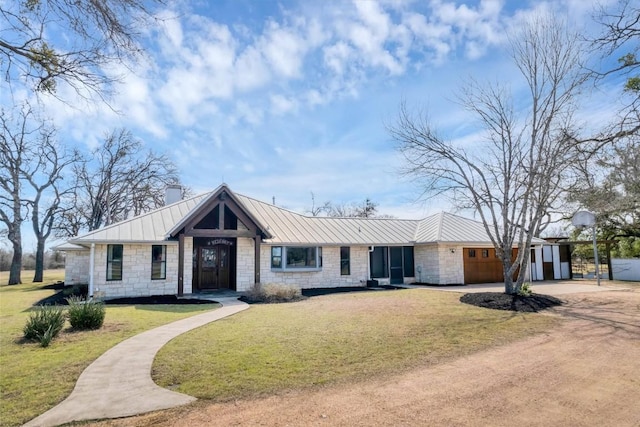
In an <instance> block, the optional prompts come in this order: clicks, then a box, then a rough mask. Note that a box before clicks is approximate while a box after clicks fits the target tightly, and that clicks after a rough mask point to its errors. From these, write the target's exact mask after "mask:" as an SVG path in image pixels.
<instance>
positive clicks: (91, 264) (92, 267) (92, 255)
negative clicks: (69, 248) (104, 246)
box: [88, 243, 96, 299]
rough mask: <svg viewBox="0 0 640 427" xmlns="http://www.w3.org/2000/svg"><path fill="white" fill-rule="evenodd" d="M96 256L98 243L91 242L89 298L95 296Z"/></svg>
mask: <svg viewBox="0 0 640 427" xmlns="http://www.w3.org/2000/svg"><path fill="white" fill-rule="evenodd" d="M95 257H96V244H95V243H92V244H91V250H90V251H89V289H88V293H89V298H90V299H92V298H93V274H94V270H95V261H94V259H95Z"/></svg>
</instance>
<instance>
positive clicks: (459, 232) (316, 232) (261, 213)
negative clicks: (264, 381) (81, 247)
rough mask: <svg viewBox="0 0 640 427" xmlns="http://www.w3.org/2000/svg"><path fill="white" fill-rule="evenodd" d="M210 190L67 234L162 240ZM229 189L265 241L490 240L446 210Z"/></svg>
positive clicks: (101, 239)
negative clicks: (311, 203)
mask: <svg viewBox="0 0 640 427" xmlns="http://www.w3.org/2000/svg"><path fill="white" fill-rule="evenodd" d="M227 190H228V189H227ZM216 191H217V190H216ZM228 191H230V190H228ZM214 192H215V191H214ZM214 192H210V193H205V194H200V195H198V196H195V197H191V198H189V199H185V200H181V201H178V202H176V203H173V204H171V205H168V206H165V207H162V208H159V209H156V210H154V211H151V212H148V213H145V214H143V215H140V216H137V217H135V218H131V219H128V220H125V221H122V222H119V223H116V224H112V225H109V226H107V227H104V228H101V229H99V230H95V231H92V232H89V233H87V234H85V235H83V236H79V237H75V238H72V239H70V240H69V242H70V243H74V244H86V243H93V242H95V243H109V242H132V243H153V242H162V241H166V240H167V237H168V235H169V232H170V231H172V230H174V229H175V227H176V226H177V225H178V224H180V223H181V222H182V221H183V220H184V219H185V218H186V217H187V216H188V215H189V213H190V212H192V211H193V210H194V209H197V207H198V206H199V205H200V204H201V203H203V202H205V201H206V200H207V199H208V198H209V197H210V196H211V195H212V194H213V193H214ZM233 194H234V196H235V197H236V198H237V200H238V201H239V202H240V203H241V204H242V206H243V207H244V208H245V209H246V210H247V212H248V213H249V214H251V215H252V216H253V217H254V218H255V219H256V220H258V221H259V222H260V223H261V224H262V226H264V227H265V228H266V231H268V233H269V234H271V235H272V238H270V239H267V240H265V243H270V244H287V245H302V244H315V245H411V244H427V243H438V242H451V243H474V242H475V243H482V244H488V243H490V239H489V236H488V235H487V233H486V231H485V229H484V226H483V224H482V223H480V222H478V221H474V220H471V219H468V218H463V217H460V216H457V215H453V214H450V213H445V212H442V213H438V214H434V215H431V216H428V217H426V218H424V219H422V220H407V219H386V218H385V219H382V218H334V217H309V216H305V215H301V214H298V213H295V212H292V211H289V210H287V209H284V208H280V207H277V206H274V205H271V204H268V203H265V202H261V201H258V200H256V199H253V198H250V197H247V196H243V195H240V194H235V193H233ZM174 231H175V230H174Z"/></svg>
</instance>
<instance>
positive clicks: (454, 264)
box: [414, 244, 464, 285]
mask: <svg viewBox="0 0 640 427" xmlns="http://www.w3.org/2000/svg"><path fill="white" fill-rule="evenodd" d="M451 249H453V250H454V252H453V253H452V252H451ZM462 249H463V248H462V246H453V245H442V244H433V245H418V246H416V247H415V248H414V260H415V268H416V271H417V269H418V267H420V268H421V270H422V271H421V272H420V274H418V273H416V280H417V281H421V282H423V283H433V284H438V285H454V284H462V283H464V264H463V259H462V254H463V252H462Z"/></svg>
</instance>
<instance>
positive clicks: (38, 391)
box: [0, 270, 213, 426]
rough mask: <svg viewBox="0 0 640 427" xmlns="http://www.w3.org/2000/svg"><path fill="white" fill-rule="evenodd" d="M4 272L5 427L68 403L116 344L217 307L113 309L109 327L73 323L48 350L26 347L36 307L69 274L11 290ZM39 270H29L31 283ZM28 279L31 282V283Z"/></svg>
mask: <svg viewBox="0 0 640 427" xmlns="http://www.w3.org/2000/svg"><path fill="white" fill-rule="evenodd" d="M5 276H6V272H4V273H2V274H0V280H2V282H1V283H3V285H1V286H0V393H1V398H0V425H2V426H14V425H20V424H22V423H24V422H26V421H28V420H30V419H32V418H34V417H36V416H37V415H39V414H41V413H43V412H45V411H46V410H47V409H49V408H51V407H53V406H55V405H56V404H57V403H59V402H60V401H62V400H63V399H64V398H65V397H66V396H67V395H69V393H71V390H72V389H73V386H74V385H75V382H76V380H77V378H78V377H79V376H80V373H81V372H82V371H83V370H84V369H85V368H86V367H87V366H88V365H89V364H90V363H91V362H92V361H93V360H95V359H96V358H97V357H98V356H100V355H101V354H102V353H104V352H105V351H106V350H108V349H109V348H111V347H113V346H114V345H115V344H117V343H119V342H121V341H123V340H125V339H126V338H128V337H131V336H133V335H135V334H137V333H139V332H142V331H145V330H147V329H151V328H154V327H156V326H160V325H163V324H166V323H169V322H172V321H174V320H178V319H182V318H185V317H189V316H192V315H195V314H198V313H201V312H203V311H206V310H211V309H212V307H213V306H212V305H211V304H207V305H140V306H107V309H106V310H107V313H106V317H105V322H104V326H103V327H102V328H101V329H99V330H97V331H86V332H71V331H69V329H68V327H69V324H68V323H67V324H66V326H65V329H64V330H63V332H61V333H60V335H59V336H58V337H57V338H56V339H55V340H54V341H53V342H52V343H51V346H50V347H48V348H41V347H39V345H38V344H36V343H26V344H25V343H22V342H21V338H22V328H23V327H24V325H25V323H26V321H27V318H28V311H29V309H30V308H31V306H32V304H33V303H35V302H37V301H39V300H41V299H43V298H46V297H48V296H51V295H53V293H54V292H55V291H54V290H51V289H43V287H44V286H45V285H48V284H51V283H53V282H55V281H57V280H62V278H63V276H64V271H60V270H54V271H47V272H45V281H44V283H38V284H36V283H23V284H21V285H13V286H7V285H4V283H6V277H5ZM32 277H33V272H23V276H22V278H23V280H24V281H25V282H27V281H30V280H31V278H32ZM25 279H27V280H25Z"/></svg>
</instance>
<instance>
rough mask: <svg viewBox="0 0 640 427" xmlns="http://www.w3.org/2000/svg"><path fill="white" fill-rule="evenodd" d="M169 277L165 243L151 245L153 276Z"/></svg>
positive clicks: (157, 277) (154, 277)
mask: <svg viewBox="0 0 640 427" xmlns="http://www.w3.org/2000/svg"><path fill="white" fill-rule="evenodd" d="M166 277H167V247H166V246H165V245H153V246H151V278H152V279H166Z"/></svg>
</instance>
